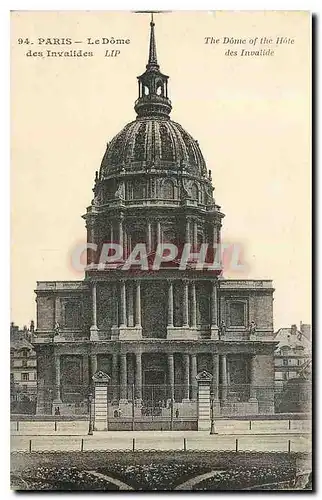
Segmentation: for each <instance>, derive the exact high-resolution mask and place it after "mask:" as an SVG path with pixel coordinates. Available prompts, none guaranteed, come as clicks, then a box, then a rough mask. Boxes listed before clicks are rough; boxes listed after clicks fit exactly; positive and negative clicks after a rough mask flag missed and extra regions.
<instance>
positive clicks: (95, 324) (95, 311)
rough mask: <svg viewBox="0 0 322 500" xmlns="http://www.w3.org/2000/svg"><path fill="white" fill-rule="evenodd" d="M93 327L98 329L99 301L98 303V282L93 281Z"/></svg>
mask: <svg viewBox="0 0 322 500" xmlns="http://www.w3.org/2000/svg"><path fill="white" fill-rule="evenodd" d="M92 315H93V318H92V320H93V321H92V323H93V325H92V328H93V329H95V330H97V303H96V283H95V282H93V285H92Z"/></svg>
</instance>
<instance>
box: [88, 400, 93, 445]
mask: <svg viewBox="0 0 322 500" xmlns="http://www.w3.org/2000/svg"><path fill="white" fill-rule="evenodd" d="M92 400H93V395H92V393H91V392H90V393H89V395H88V402H89V422H88V433H87V434H88V435H89V436H93V425H92Z"/></svg>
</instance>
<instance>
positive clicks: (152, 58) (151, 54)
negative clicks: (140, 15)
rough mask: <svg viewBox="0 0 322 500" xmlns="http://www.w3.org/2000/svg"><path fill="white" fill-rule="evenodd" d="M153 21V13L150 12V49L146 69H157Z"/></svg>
mask: <svg viewBox="0 0 322 500" xmlns="http://www.w3.org/2000/svg"><path fill="white" fill-rule="evenodd" d="M154 26H155V24H154V21H153V12H151V22H150V27H151V30H150V48H149V60H148V64H147V68H150V67H151V66H152V67H155V68H159V65H158V60H157V48H156V44H155V35H154Z"/></svg>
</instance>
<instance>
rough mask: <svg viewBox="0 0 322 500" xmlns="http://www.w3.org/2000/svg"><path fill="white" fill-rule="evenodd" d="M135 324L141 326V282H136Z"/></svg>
mask: <svg viewBox="0 0 322 500" xmlns="http://www.w3.org/2000/svg"><path fill="white" fill-rule="evenodd" d="M135 326H138V327H141V284H140V281H137V282H136V300H135Z"/></svg>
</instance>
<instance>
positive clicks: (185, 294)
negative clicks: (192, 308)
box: [183, 280, 189, 327]
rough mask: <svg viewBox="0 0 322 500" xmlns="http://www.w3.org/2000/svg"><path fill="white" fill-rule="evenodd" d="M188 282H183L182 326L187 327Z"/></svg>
mask: <svg viewBox="0 0 322 500" xmlns="http://www.w3.org/2000/svg"><path fill="white" fill-rule="evenodd" d="M188 285H189V283H188V280H183V326H184V327H189V289H188Z"/></svg>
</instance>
